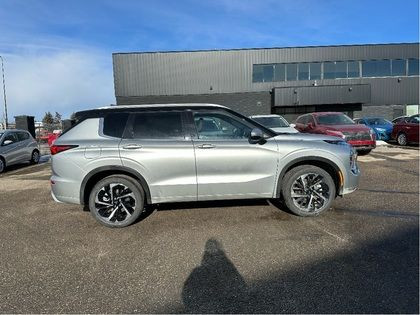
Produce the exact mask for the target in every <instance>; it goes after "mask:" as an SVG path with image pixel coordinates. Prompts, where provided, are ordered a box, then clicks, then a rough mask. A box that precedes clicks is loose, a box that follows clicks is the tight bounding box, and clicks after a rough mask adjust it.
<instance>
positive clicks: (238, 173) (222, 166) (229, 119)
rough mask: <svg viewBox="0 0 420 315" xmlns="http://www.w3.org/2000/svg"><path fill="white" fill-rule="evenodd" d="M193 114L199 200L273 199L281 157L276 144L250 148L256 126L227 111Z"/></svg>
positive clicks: (202, 111)
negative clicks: (251, 134)
mask: <svg viewBox="0 0 420 315" xmlns="http://www.w3.org/2000/svg"><path fill="white" fill-rule="evenodd" d="M191 114H192V116H190V117H191V119H192V120H193V125H194V127H195V130H194V131H195V134H193V143H194V150H195V157H196V166H197V183H198V200H214V199H238V198H241V199H242V198H271V197H272V196H273V191H274V186H275V182H276V178H277V164H278V156H279V155H278V148H277V143H276V141H275V140H274V139H273V138H269V139H267V141H265V143H261V144H251V143H250V142H249V135H250V133H251V130H252V128H254V127H255V126H253V125H252V124H251V123H250V122H247V121H246V120H244V119H243V118H241V117H239V116H236V115H234V114H232V113H230V112H228V111H225V110H211V109H203V110H195V111H192V112H191Z"/></svg>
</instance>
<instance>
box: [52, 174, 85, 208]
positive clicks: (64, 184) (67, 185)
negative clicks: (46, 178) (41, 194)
mask: <svg viewBox="0 0 420 315" xmlns="http://www.w3.org/2000/svg"><path fill="white" fill-rule="evenodd" d="M50 183H51V196H52V198H53V199H54V201H56V202H64V203H74V204H80V195H79V193H78V191H79V189H75V187H80V186H78V185H77V183H75V182H70V181H67V180H63V179H61V178H60V177H58V176H54V175H53V176H51V181H50Z"/></svg>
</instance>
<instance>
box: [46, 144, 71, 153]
mask: <svg viewBox="0 0 420 315" xmlns="http://www.w3.org/2000/svg"><path fill="white" fill-rule="evenodd" d="M77 147H78V146H77V145H65V144H64V145H54V144H53V145H52V146H51V147H50V151H51V155H55V154H57V153H60V152H64V151H67V150H70V149H73V148H77Z"/></svg>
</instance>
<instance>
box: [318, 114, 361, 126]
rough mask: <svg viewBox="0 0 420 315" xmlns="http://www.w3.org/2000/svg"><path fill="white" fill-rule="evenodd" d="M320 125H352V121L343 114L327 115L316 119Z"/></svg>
mask: <svg viewBox="0 0 420 315" xmlns="http://www.w3.org/2000/svg"><path fill="white" fill-rule="evenodd" d="M317 120H318V123H319V124H320V125H354V121H353V120H351V118H350V117H348V116H346V115H344V114H329V115H322V116H318V117H317Z"/></svg>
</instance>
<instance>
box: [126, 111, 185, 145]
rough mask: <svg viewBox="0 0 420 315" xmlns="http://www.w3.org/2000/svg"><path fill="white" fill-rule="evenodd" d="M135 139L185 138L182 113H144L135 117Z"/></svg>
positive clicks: (133, 131) (133, 135)
mask: <svg viewBox="0 0 420 315" xmlns="http://www.w3.org/2000/svg"><path fill="white" fill-rule="evenodd" d="M132 137H133V138H135V139H166V138H184V132H183V130H182V113H181V112H163V111H162V112H143V113H137V114H135V115H134V120H133V130H132Z"/></svg>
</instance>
